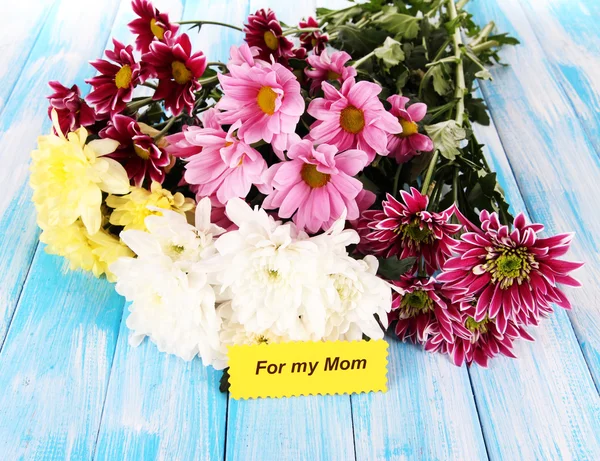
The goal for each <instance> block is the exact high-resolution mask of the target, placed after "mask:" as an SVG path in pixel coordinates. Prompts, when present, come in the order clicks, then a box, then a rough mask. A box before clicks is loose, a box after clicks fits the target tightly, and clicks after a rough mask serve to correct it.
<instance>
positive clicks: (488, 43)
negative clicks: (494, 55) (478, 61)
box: [471, 40, 500, 54]
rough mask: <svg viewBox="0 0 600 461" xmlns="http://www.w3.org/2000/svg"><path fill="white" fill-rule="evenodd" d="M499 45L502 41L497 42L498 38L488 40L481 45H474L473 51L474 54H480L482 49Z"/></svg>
mask: <svg viewBox="0 0 600 461" xmlns="http://www.w3.org/2000/svg"><path fill="white" fill-rule="evenodd" d="M498 45H500V43H499V42H497V41H496V40H488V41H486V42H483V43H481V44H479V45H475V46H474V47H472V48H471V51H472V52H473V54H479V53H481V52H482V51H485V50H488V49H490V48H493V47H495V46H498Z"/></svg>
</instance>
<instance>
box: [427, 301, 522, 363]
mask: <svg viewBox="0 0 600 461" xmlns="http://www.w3.org/2000/svg"><path fill="white" fill-rule="evenodd" d="M474 315H475V307H474V306H472V307H470V308H469V309H468V310H466V311H463V312H462V313H461V318H460V320H458V319H452V320H451V321H452V323H453V326H454V327H457V328H461V331H462V332H464V330H465V329H466V331H467V333H468V334H467V335H464V334H463V335H454V337H453V338H452V341H447V339H446V338H445V337H444V336H443V335H442V334H441V332H438V333H436V334H434V335H432V336H431V337H430V338H429V339H428V340H427V343H426V344H425V350H426V351H429V352H441V353H442V354H448V355H449V356H450V357H451V359H452V362H453V363H454V364H455V365H456V366H459V367H460V366H462V364H463V363H465V362H466V363H467V365H471V363H473V362H475V363H477V364H479V365H481V366H482V367H487V365H488V360H489V359H491V358H494V357H495V356H497V355H498V354H502V355H506V356H507V357H512V358H516V356H515V354H514V353H513V351H512V346H513V342H514V341H515V339H518V338H523V339H525V340H527V341H533V337H532V336H530V335H529V333H528V332H527V331H526V330H525V328H523V327H522V326H519V325H517V324H516V323H515V322H513V321H512V320H509V321H508V322H507V325H506V329H505V330H504V332H503V333H501V332H500V331H499V330H498V327H497V325H496V322H495V321H494V320H492V319H490V318H487V317H486V318H484V319H483V320H482V321H481V322H477V321H476V320H475V319H474ZM457 331H459V330H457Z"/></svg>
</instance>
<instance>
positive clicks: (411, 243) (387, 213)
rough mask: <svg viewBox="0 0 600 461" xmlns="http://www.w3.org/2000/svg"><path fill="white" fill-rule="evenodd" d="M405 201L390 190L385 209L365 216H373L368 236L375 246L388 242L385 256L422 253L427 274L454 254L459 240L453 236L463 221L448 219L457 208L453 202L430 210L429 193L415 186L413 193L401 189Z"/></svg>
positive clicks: (405, 255) (367, 213)
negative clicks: (440, 208)
mask: <svg viewBox="0 0 600 461" xmlns="http://www.w3.org/2000/svg"><path fill="white" fill-rule="evenodd" d="M400 195H401V196H402V200H403V201H404V203H402V202H399V201H398V200H396V199H395V198H394V197H392V196H391V195H390V194H388V195H387V201H385V200H384V201H383V202H382V205H383V210H369V211H366V212H365V213H363V216H365V217H366V218H369V219H370V223H369V224H368V227H369V229H371V232H370V233H369V234H367V235H366V236H365V238H366V239H367V240H369V241H371V242H374V243H376V244H377V245H376V246H375V247H376V248H381V246H380V245H381V244H386V247H385V250H384V252H383V254H384V255H385V256H386V257H388V258H389V257H390V256H398V257H399V258H408V257H410V256H415V257H417V258H418V257H421V256H422V257H423V259H424V261H425V269H426V271H427V273H428V274H433V273H434V272H435V271H436V270H439V269H440V268H441V267H442V265H443V264H444V263H445V261H446V259H448V258H449V257H450V256H452V248H453V247H454V246H455V245H456V241H455V240H454V239H453V238H452V236H453V235H454V234H456V233H457V232H458V231H459V230H460V229H461V227H462V226H461V225H459V224H451V223H450V222H449V220H450V217H451V216H452V213H453V212H454V210H455V207H454V206H451V207H450V208H448V209H447V210H444V211H441V212H437V213H436V212H432V211H427V206H428V204H429V197H428V196H427V195H422V194H421V193H420V192H419V191H418V190H417V189H415V188H414V187H413V188H411V191H410V193H408V192H406V191H401V192H400Z"/></svg>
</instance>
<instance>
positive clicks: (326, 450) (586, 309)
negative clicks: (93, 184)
mask: <svg viewBox="0 0 600 461" xmlns="http://www.w3.org/2000/svg"><path fill="white" fill-rule="evenodd" d="M317 3H318V4H320V5H322V6H327V7H330V8H331V7H339V6H344V2H343V1H338V0H318V1H315V0H298V1H281V0H280V1H276V0H171V1H157V2H156V4H157V5H158V6H159V7H161V8H163V9H168V10H169V11H170V12H171V17H172V18H177V17H182V18H185V19H212V20H219V21H225V22H230V23H235V24H242V22H243V21H244V18H245V17H246V16H247V14H248V13H249V12H250V11H255V10H257V9H258V8H261V7H266V6H271V7H272V8H273V9H275V10H276V12H277V14H278V16H279V17H280V19H281V20H283V21H285V22H287V23H293V22H296V21H297V20H298V19H299V18H301V17H302V16H306V15H308V14H310V13H311V12H312V11H313V10H314V8H315V6H317ZM469 11H471V12H472V13H473V14H474V16H475V18H476V19H477V20H478V21H479V22H480V23H484V22H487V21H488V20H490V19H493V20H494V21H495V22H496V24H497V25H498V28H499V30H501V31H508V32H510V33H511V34H512V35H514V36H516V37H518V39H519V40H520V41H521V45H520V46H518V47H511V48H509V49H506V50H505V51H504V52H503V53H502V56H503V58H504V60H505V62H507V63H508V64H510V67H506V68H501V67H497V68H494V70H493V71H492V74H493V77H494V81H493V82H485V83H484V84H483V85H482V87H481V92H482V93H483V96H484V97H485V99H486V101H487V103H488V105H489V107H490V111H491V115H492V119H493V124H492V125H491V126H489V127H478V128H477V132H478V133H477V134H478V136H479V137H480V139H481V140H482V141H483V142H485V144H486V145H487V153H488V155H489V159H490V161H491V163H492V164H493V167H494V168H495V169H496V170H497V171H498V175H499V178H500V180H501V184H502V186H503V188H504V190H505V191H506V192H507V195H508V198H509V201H510V202H511V203H512V205H513V211H521V210H522V211H526V212H527V214H528V215H529V217H530V218H531V219H533V220H536V221H541V222H543V223H545V224H547V231H548V233H558V232H565V231H570V230H573V231H575V232H577V237H576V239H575V243H574V245H573V247H572V251H571V254H570V255H569V256H570V259H574V260H585V261H586V262H587V265H586V266H585V267H584V269H582V270H580V271H579V272H578V274H577V276H578V278H579V279H580V280H582V282H583V283H584V287H583V288H582V289H573V290H569V289H567V292H568V295H569V296H570V297H571V299H572V300H573V305H574V309H573V311H572V312H568V313H567V312H565V311H563V310H558V311H557V312H556V314H555V315H554V316H553V317H552V318H551V319H550V320H548V321H545V322H544V323H543V325H542V326H541V327H539V328H537V329H535V330H533V335H534V336H535V338H536V342H535V343H523V342H522V343H519V344H518V345H517V347H516V352H517V355H518V356H519V359H518V360H512V359H507V358H498V359H495V360H494V361H492V364H491V367H490V368H489V369H482V368H480V367H477V366H473V367H472V368H470V369H468V368H466V367H462V368H457V367H455V366H454V365H452V364H451V363H450V361H449V360H448V359H447V358H446V357H443V356H440V355H431V354H427V353H424V352H423V351H422V350H421V349H419V348H416V347H414V346H411V345H406V344H400V343H398V342H394V341H392V342H391V344H390V354H391V356H390V365H389V376H390V383H389V392H387V393H386V394H369V395H354V396H347V395H345V396H328V397H320V396H319V397H300V398H290V399H281V400H254V401H236V400H233V399H228V397H227V395H224V394H221V393H219V390H218V380H219V376H220V375H219V373H217V372H215V371H214V370H212V369H207V368H204V367H202V365H201V363H200V361H199V360H195V361H193V362H191V363H186V362H183V361H181V360H179V359H176V358H174V357H170V356H167V355H164V354H160V353H159V352H158V351H157V350H156V348H155V347H154V346H153V345H150V344H147V342H146V343H144V344H143V345H142V346H140V347H139V348H136V349H133V348H131V347H129V346H128V344H127V333H128V332H127V329H126V327H125V321H124V320H125V318H126V316H127V309H124V300H123V298H121V297H120V296H119V295H117V294H116V293H115V292H114V289H113V286H111V285H110V284H109V283H108V282H106V281H105V280H96V279H95V278H93V277H92V276H89V275H87V274H82V273H80V272H75V273H73V272H67V270H66V266H65V262H64V261H63V260H62V259H60V258H57V257H54V256H49V255H47V254H46V253H45V252H44V250H43V246H42V245H40V244H38V241H37V239H38V234H39V231H38V229H37V228H36V225H35V216H34V208H33V205H32V204H31V201H30V200H31V192H30V190H29V189H28V187H27V184H26V183H27V176H28V163H29V153H30V151H31V150H32V149H33V148H34V146H35V142H36V136H37V135H38V134H40V133H42V132H46V131H48V130H49V128H50V123H49V121H48V120H47V114H46V110H47V105H46V101H45V99H44V96H45V95H46V94H48V92H49V89H48V87H47V81H48V80H60V81H62V82H63V83H65V84H68V85H70V84H72V83H77V84H79V85H80V86H81V87H83V88H86V85H85V84H83V80H84V79H85V78H89V77H91V76H92V75H93V69H92V68H91V67H90V66H87V65H86V63H87V61H88V60H90V59H94V58H97V57H100V55H101V53H102V52H103V50H104V48H105V46H106V44H107V41H108V40H109V37H110V36H114V37H116V38H118V39H120V40H122V41H126V42H131V40H132V36H131V34H130V32H129V31H128V30H127V27H126V24H127V22H129V21H130V20H131V19H132V13H131V11H130V6H129V0H123V1H119V0H102V1H97V0H85V1H83V0H18V1H16V2H13V1H9V0H0V13H1V15H0V17H2V27H0V82H1V84H0V187H1V191H2V192H1V193H0V461H5V460H6V461H12V460H16V459H26V460H32V459H44V460H63V459H73V460H83V459H91V458H94V459H98V460H123V459H127V460H153V459H161V460H184V461H187V460H222V459H227V460H257V461H270V460H277V461H279V460H294V461H298V460H310V461H312V460H324V461H330V460H341V461H345V460H354V459H356V460H360V461H371V460H384V459H392V460H404V459H408V460H413V459H414V460H427V461H429V460H461V461H466V460H485V459H491V460H509V461H512V460H599V459H600V397H599V394H598V389H599V387H600V285H599V282H598V281H599V280H600V200H599V199H598V191H599V189H600V109H599V108H600V28H599V27H598V23H599V20H600V2H599V1H598V0H472V2H471V4H470V5H469ZM190 35H191V37H192V39H193V42H194V45H195V46H196V47H197V48H200V49H202V50H204V52H205V54H207V55H208V57H209V58H210V60H213V61H214V60H217V59H221V60H224V59H226V57H227V55H228V49H229V46H230V45H231V44H233V43H238V42H240V41H241V39H242V36H241V34H240V33H238V32H236V31H232V30H229V29H221V28H217V27H211V26H206V27H205V28H204V29H203V30H202V33H201V34H199V35H198V34H196V33H195V32H191V33H190ZM86 91H87V89H86Z"/></svg>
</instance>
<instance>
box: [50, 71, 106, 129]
mask: <svg viewBox="0 0 600 461" xmlns="http://www.w3.org/2000/svg"><path fill="white" fill-rule="evenodd" d="M48 84H49V85H50V88H52V90H53V91H54V93H52V94H51V95H50V96H48V100H49V101H50V106H49V107H48V116H50V115H51V113H52V110H56V114H57V115H58V124H59V126H60V131H62V132H63V133H68V132H69V131H75V130H76V129H77V128H79V127H81V126H90V125H93V124H94V123H95V122H96V120H97V119H98V116H97V115H96V112H95V111H94V109H92V108H91V107H90V106H88V105H87V104H86V102H85V100H83V99H82V98H81V93H80V92H79V88H78V87H77V85H73V86H72V87H71V88H67V87H66V86H64V85H62V84H61V83H60V82H57V81H52V82H49V83H48Z"/></svg>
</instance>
